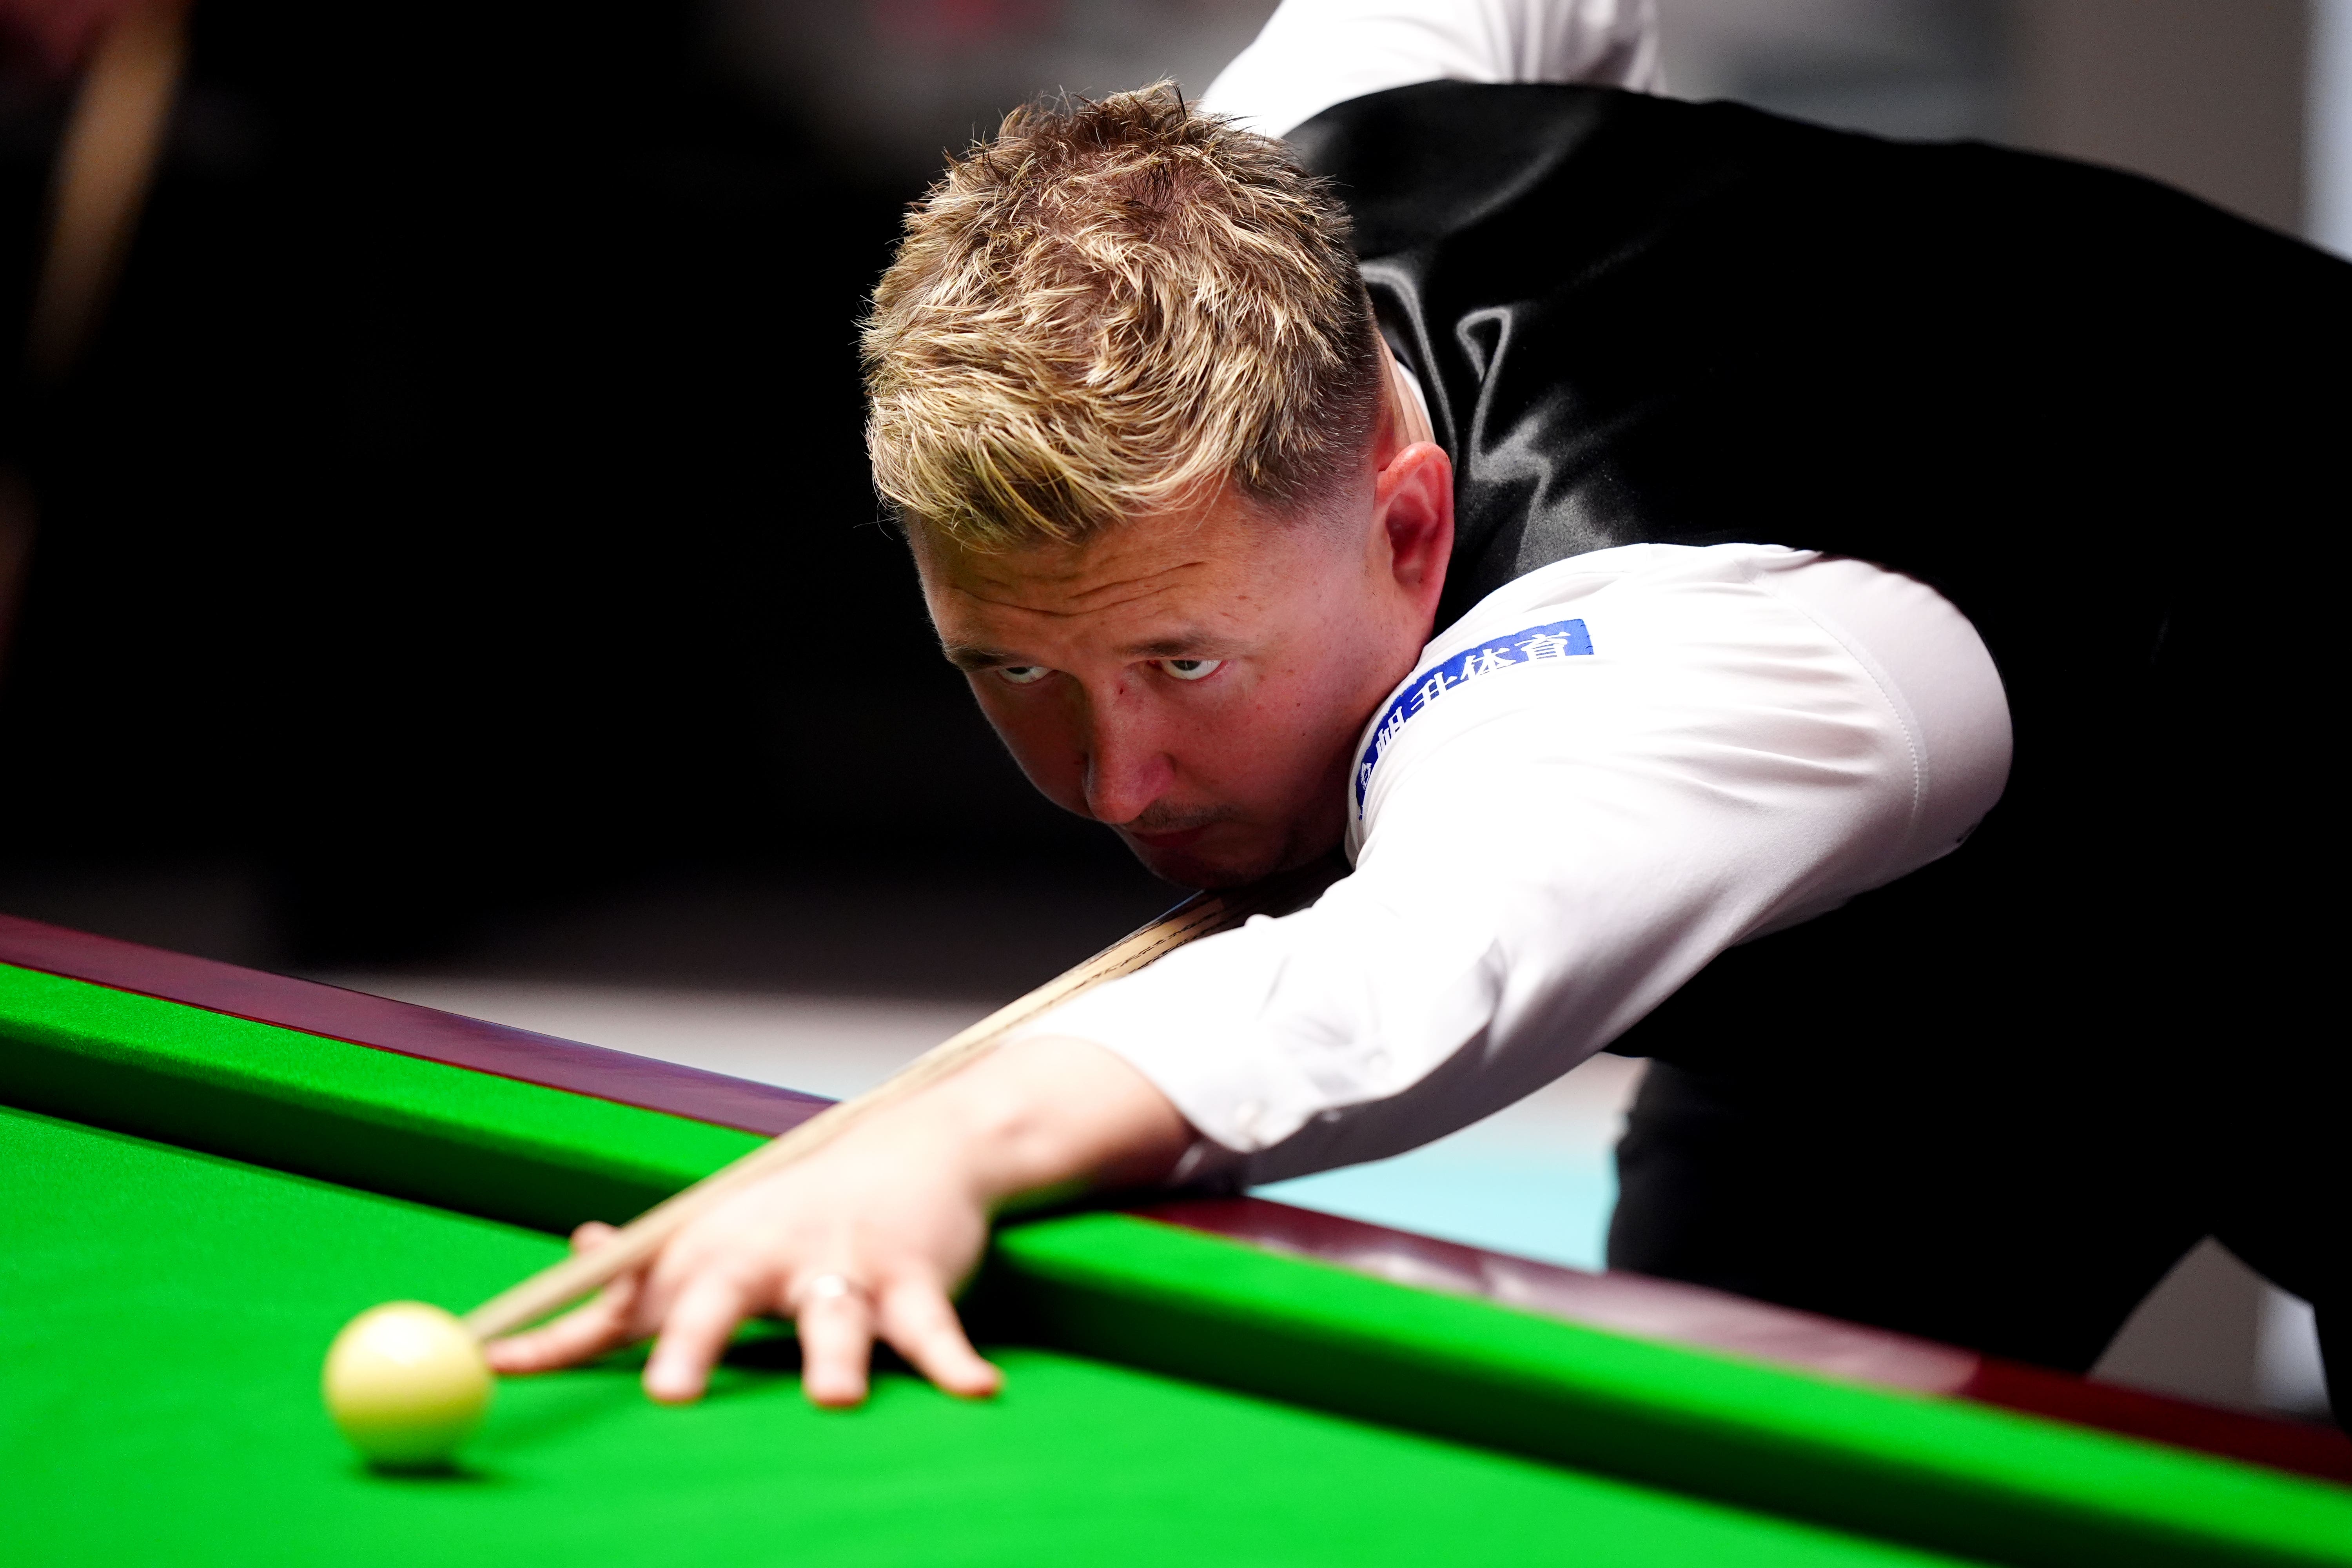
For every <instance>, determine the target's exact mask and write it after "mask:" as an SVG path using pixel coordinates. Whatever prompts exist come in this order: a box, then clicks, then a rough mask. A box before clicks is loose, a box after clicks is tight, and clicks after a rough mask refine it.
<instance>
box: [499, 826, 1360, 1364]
mask: <svg viewBox="0 0 2352 1568" xmlns="http://www.w3.org/2000/svg"><path fill="white" fill-rule="evenodd" d="M1338 872H1339V868H1338V867H1337V866H1336V865H1335V864H1333V863H1332V862H1330V861H1318V863H1317V864H1315V865H1313V866H1310V867H1307V868H1302V869H1300V870H1297V871H1292V872H1287V873H1285V874H1284V875H1282V876H1279V877H1273V878H1269V879H1266V880H1265V881H1263V882H1260V883H1257V884H1255V885H1254V886H1252V887H1248V888H1244V889H1236V890H1234V891H1232V892H1225V893H1196V894H1194V895H1193V896H1192V897H1191V898H1189V899H1187V900H1184V901H1183V902H1182V903H1181V904H1179V905H1177V906H1176V907H1175V908H1174V909H1172V910H1169V911H1168V913H1166V914H1165V915H1162V916H1161V917H1160V919H1158V920H1156V921H1152V922H1151V923H1150V925H1148V926H1145V927H1143V928H1142V929H1141V930H1139V931H1135V932H1134V933H1133V934H1131V935H1129V936H1128V937H1126V938H1124V939H1123V940H1121V941H1119V942H1115V943H1113V944H1112V945H1111V946H1109V947H1107V948H1105V949H1104V950H1103V951H1102V952H1098V953H1097V954H1095V956H1094V957H1092V958H1089V959H1087V961H1086V962H1085V963H1081V964H1078V965H1077V966H1076V968H1073V969H1070V970H1068V971H1066V972H1065V973H1062V974H1060V975H1058V976H1056V977H1055V978H1054V979H1052V980H1049V981H1047V982H1046V983H1045V984H1043V985H1040V986H1039V987H1037V989H1036V990H1034V991H1032V992H1030V993H1029V994H1027V995H1025V996H1024V997H1022V998H1021V999H1020V1000H1019V1001H1017V1002H1013V1003H1011V1004H1009V1005H1005V1006H1003V1007H1000V1008H998V1009H997V1010H996V1011H995V1012H993V1013H991V1014H990V1015H989V1016H987V1017H985V1018H982V1020H981V1021H980V1022H979V1023H977V1024H974V1025H973V1026H971V1027H970V1028H968V1029H966V1030H964V1031H963V1032H962V1033H961V1034H959V1035H956V1036H955V1037H953V1038H951V1039H949V1040H947V1041H946V1042H945V1043H943V1044H941V1045H939V1046H935V1047H932V1048H931V1049H930V1050H928V1051H926V1052H924V1053H923V1054H922V1055H921V1056H919V1057H917V1058H915V1059H914V1060H913V1061H911V1062H909V1063H908V1064H907V1065H906V1066H905V1067H904V1068H900V1069H899V1070H898V1073H897V1074H895V1075H894V1076H893V1077H892V1078H890V1079H889V1080H888V1081H887V1082H885V1083H883V1084H880V1085H878V1086H877V1087H876V1088H874V1089H868V1090H867V1091H866V1093H864V1094H861V1095H858V1096H857V1097H856V1098H855V1099H853V1100H843V1101H842V1102H841V1103H840V1104H838V1105H833V1106H828V1107H826V1108H825V1109H824V1110H821V1111H819V1112H818V1113H817V1114H816V1115H814V1116H813V1117H811V1118H809V1119H808V1120H807V1121H803V1122H802V1123H801V1124H800V1125H799V1126H798V1127H795V1128H793V1130H792V1131H789V1132H786V1133H784V1134H783V1135H782V1136H781V1137H779V1138H776V1139H774V1140H772V1142H767V1143H764V1144H762V1145H761V1146H760V1147H759V1148H757V1149H754V1150H752V1151H751V1152H750V1153H748V1154H746V1155H744V1156H743V1157H742V1158H741V1159H740V1160H738V1161H736V1162H735V1163H733V1164H731V1165H729V1166H727V1167H725V1168H724V1169H722V1170H719V1171H715V1172H713V1173H711V1174H709V1175H708V1176H705V1177H704V1178H703V1179H702V1180H701V1181H698V1182H697V1183H695V1184H694V1185H692V1186H690V1187H688V1188H687V1189H686V1190H685V1191H684V1192H681V1193H678V1194H676V1195H675V1196H672V1197H670V1198H667V1199H666V1200H665V1201H663V1202H661V1203H659V1204H656V1205H654V1206H653V1207H652V1208H649V1209H647V1210H646V1212H645V1213H644V1214H642V1215H638V1216H637V1217H636V1218H635V1219H634V1220H631V1221H630V1222H629V1223H628V1224H627V1225H626V1226H623V1227H622V1229H621V1230H620V1232H619V1233H618V1234H617V1235H615V1236H614V1237H613V1238H612V1239H611V1240H610V1241H608V1242H607V1243H606V1244H605V1245H604V1246H603V1247H598V1248H597V1249H596V1250H595V1251H593V1252H589V1253H582V1254H579V1255H577V1256H574V1257H572V1258H566V1259H564V1260H563V1261H562V1262H561V1263H558V1264H556V1265H554V1266H553V1267H552V1268H546V1269H543V1270H541V1272H540V1273H537V1274H534V1275H532V1276H531V1277H530V1279H525V1280H523V1281H522V1282H521V1283H520V1284H519V1285H516V1286H514V1287H513V1288H512V1289H507V1290H503V1291H500V1292H499V1294H498V1295H496V1296H493V1297H491V1298H490V1299H489V1300H487V1301H485V1302H483V1303H482V1304H481V1305H480V1306H478V1307H477V1308H475V1309H474V1310H472V1311H470V1312H468V1313H467V1314H466V1316H465V1319H464V1322H465V1325H466V1327H467V1330H468V1331H471V1332H472V1334H473V1336H474V1337H475V1338H476V1339H477V1340H488V1339H495V1338H497V1337H498V1336H499V1335H500V1334H505V1333H511V1332H513V1331H515V1330H517V1329H520V1328H521V1327H523V1326H524V1325H525V1324H527V1323H530V1322H534V1321H537V1320H539V1319H541V1318H543V1317H546V1316H547V1315H548V1314H549V1313H551V1312H554V1311H556V1310H560V1309H562V1308H563V1307H566V1306H569V1305H570V1304H571V1303H572V1302H573V1301H575V1300H579V1299H580V1298H581V1297H583V1296H584V1295H586V1294H588V1292H590V1291H591V1290H594V1289H598V1288H600V1287H602V1286H604V1285H606V1284H609V1283H611V1282H612V1281H613V1280H614V1279H617V1278H619V1277H620V1276H621V1275H623V1274H625V1273H627V1272H628V1271H629V1270H630V1269H632V1268H637V1267H638V1266H639V1265H641V1264H644V1263H646V1262H647V1261H649V1260H651V1259H652V1258H653V1257H654V1256H655V1254H656V1253H658V1252H659V1251H660V1250H661V1249H662V1247H664V1246H665V1245H667V1243H668V1241H669V1239H670V1237H674V1236H676V1235H677V1233H678V1232H679V1231H680V1230H682V1229H684V1228H685V1227H686V1226H687V1225H688V1223H690V1222H691V1221H692V1220H694V1219H695V1218H696V1217H697V1216H698V1215H701V1214H702V1213H704V1212H705V1211H706V1210H708V1209H709V1208H710V1207H711V1206H712V1205H714V1204H716V1203H717V1202H718V1201H719V1199H721V1198H724V1197H726V1196H727V1195H728V1194H730V1193H732V1192H734V1191H735V1190H736V1189H737V1188H739V1187H742V1186H745V1185H748V1184H751V1183H752V1182H755V1181H758V1180H759V1179H760V1178H761V1177H762V1176H765V1175H767V1174H768V1173H771V1172H772V1171H776V1170H779V1169H782V1167H783V1166H786V1165H789V1164H791V1163H793V1161H795V1160H799V1159H803V1158H804V1157H806V1156H807V1155H809V1154H812V1153H814V1152H816V1151H817V1150H819V1149H822V1148H823V1147H824V1146H825V1145H826V1144H827V1143H830V1142H833V1140H834V1139H835V1138H837V1137H839V1136H840V1135H841V1134H842V1133H843V1132H844V1131H847V1130H848V1129H849V1128H850V1127H851V1126H853V1125H855V1124H856V1122H857V1121H859V1120H860V1119H861V1118H863V1117H865V1116H866V1115H868V1114H870V1113H871V1112H873V1111H875V1110H879V1109H881V1108H882V1107H883V1106H886V1105H889V1104H892V1103H894V1102H896V1101H898V1100H904V1099H906V1098H907V1097H908V1095H911V1094H913V1093H915V1092H916V1091H917V1090H919V1089H924V1088H927V1087H928V1086H929V1085H931V1084H933V1083H936V1082H938V1081H939V1080H940V1079H943V1078H945V1077H947V1076H948V1075H949V1074H950V1073H952V1072H955V1071H957V1070H958V1069H960V1068H963V1067H965V1066H967V1065H969V1064H970V1063H971V1062H973V1061H976V1060H978V1059H979V1058H982V1057H983V1056H986V1055H987V1054H988V1053H989V1052H990V1051H992V1050H994V1049H995V1048H996V1046H997V1044H998V1042H1000V1041H1001V1040H1002V1039H1003V1037H1004V1036H1005V1035H1006V1034H1008V1033H1010V1032H1011V1031H1012V1030H1013V1027H1014V1026H1017V1025H1021V1024H1024V1023H1027V1022H1028V1021H1029V1020H1030V1019H1032V1018H1034V1017H1035V1016H1037V1015H1038V1014H1040V1013H1043V1012H1044V1011H1045V1009H1047V1008H1048V1007H1051V1006H1054V1005H1056V1004H1058V1003H1062V1002H1066V1001H1067V1000H1069V999H1070V998H1071V997H1073V996H1076V995H1077V994H1079V993H1080V992H1083V991H1087V990H1091V989H1092V988H1093V987H1095V986H1097V985H1099V984H1102V983H1103V982H1104V981H1106V980H1113V979H1116V978H1118V976H1119V975H1122V974H1129V973H1134V972H1135V971H1136V970H1139V969H1140V968H1142V967H1143V966H1144V965H1145V964H1147V963H1151V962H1152V961H1153V960H1154V959H1156V958H1159V957H1160V956H1161V955H1162V954H1164V953H1167V952H1172V951H1173V950H1174V949H1176V948H1179V947H1181V946H1183V945H1184V944H1185V943H1186V942H1197V941H1199V940H1200V939H1201V938H1202V937H1204V936H1213V935H1214V934H1215V933H1216V932H1218V931H1230V930H1232V929H1233V928H1234V927H1235V926H1238V925H1240V924H1242V923H1243V922H1244V921H1246V920H1248V919H1249V918H1250V917H1251V916H1252V915H1256V914H1279V913H1283V912H1286V911H1287V910H1293V909H1297V908H1298V907H1299V906H1300V905H1302V904H1304V903H1306V902H1307V900H1311V899H1312V898H1314V896H1315V895H1316V894H1317V893H1318V892H1320V891H1321V890H1322V889H1324V888H1325V887H1327V886H1328V885H1329V883H1330V882H1331V880H1332V879H1334V877H1335V876H1336V875H1337V874H1338Z"/></svg>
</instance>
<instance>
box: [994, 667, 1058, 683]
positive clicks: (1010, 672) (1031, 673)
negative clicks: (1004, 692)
mask: <svg viewBox="0 0 2352 1568" xmlns="http://www.w3.org/2000/svg"><path fill="white" fill-rule="evenodd" d="M996 673H997V676H998V677H999V678H1000V679H1004V680H1009V681H1011V682H1012V683H1013V685H1015V686H1028V685H1032V684H1034V683H1035V682H1037V681H1040V680H1043V679H1045V678H1046V677H1047V676H1049V675H1051V674H1053V673H1054V672H1053V671H1052V670H1050V669H1047V668H1045V666H1044V665H1042V664H1006V665H1000V666H998V667H997V670H996Z"/></svg>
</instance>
